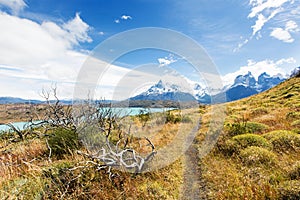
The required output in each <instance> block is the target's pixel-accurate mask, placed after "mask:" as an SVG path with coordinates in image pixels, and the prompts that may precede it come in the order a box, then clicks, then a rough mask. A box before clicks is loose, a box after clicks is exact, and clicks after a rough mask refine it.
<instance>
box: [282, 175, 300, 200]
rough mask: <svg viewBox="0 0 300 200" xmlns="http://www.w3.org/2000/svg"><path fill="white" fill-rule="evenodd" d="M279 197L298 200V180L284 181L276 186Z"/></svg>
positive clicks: (299, 188) (299, 190) (286, 199)
mask: <svg viewBox="0 0 300 200" xmlns="http://www.w3.org/2000/svg"><path fill="white" fill-rule="evenodd" d="M278 193H279V198H278V199H282V200H299V199H300V181H298V180H292V181H285V182H282V183H281V184H279V186H278Z"/></svg>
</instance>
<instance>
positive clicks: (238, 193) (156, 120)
mask: <svg viewBox="0 0 300 200" xmlns="http://www.w3.org/2000/svg"><path fill="white" fill-rule="evenodd" d="M299 93H300V78H292V79H289V80H287V81H285V82H282V83H280V84H279V85H278V86H276V87H274V88H272V89H270V90H267V91H265V92H263V93H260V94H257V95H255V96H252V97H249V98H246V99H242V100H239V101H235V102H230V103H227V104H225V106H226V119H225V123H224V129H223V131H222V133H221V135H220V136H219V138H215V139H217V143H216V145H215V146H214V148H213V149H212V151H211V152H210V153H209V154H207V155H206V156H205V157H201V156H200V155H202V154H201V152H202V148H201V144H202V141H203V140H204V138H205V136H206V134H207V130H208V128H209V127H210V125H211V123H210V122H211V116H212V115H211V114H212V111H213V109H212V108H213V107H212V106H200V107H199V108H190V109H185V110H182V111H178V110H177V111H176V110H175V111H171V112H170V113H164V114H166V118H164V116H163V115H161V114H155V115H153V116H152V117H151V116H150V118H149V116H148V115H145V114H142V115H139V116H136V117H133V118H132V117H131V118H127V119H124V120H125V121H126V120H128V119H130V120H133V121H132V123H131V125H130V127H131V126H133V127H132V128H133V129H134V130H136V131H138V132H140V133H142V134H145V133H146V134H147V136H149V137H150V139H151V141H152V143H153V145H154V146H155V148H156V150H157V151H158V152H159V150H160V149H161V148H163V147H164V146H166V145H168V144H170V143H171V142H172V141H173V140H174V139H176V137H177V136H178V134H179V136H185V135H186V134H189V132H190V131H191V129H192V128H193V127H194V126H195V123H198V122H197V119H198V118H199V117H200V116H201V119H202V121H201V127H200V129H199V130H198V132H197V135H196V138H195V140H194V143H193V144H192V145H191V146H190V148H189V149H188V151H187V152H186V154H185V155H182V156H181V157H178V158H177V159H176V160H175V162H173V163H172V164H170V165H167V166H165V167H163V168H161V169H157V170H155V171H152V172H147V173H141V174H135V173H128V172H122V171H118V170H116V169H112V171H107V170H106V169H104V170H103V169H101V170H100V169H97V166H98V167H99V165H100V164H103V162H100V161H99V160H98V161H97V160H91V159H90V158H89V157H86V156H84V154H82V153H80V152H88V151H87V149H85V147H84V146H82V145H81V144H80V143H78V135H76V134H75V135H74V132H72V131H71V132H70V131H69V130H63V129H57V128H55V129H53V128H51V129H50V131H49V130H48V132H47V134H44V133H46V132H44V131H45V130H43V129H34V130H33V132H26V131H24V132H23V134H24V138H23V140H21V139H20V138H19V136H18V134H3V135H1V136H0V199H189V198H194V199H197V198H201V199H289V198H290V199H299V196H300V163H299V160H300V135H299V133H300V100H299ZM212 124H213V123H212ZM46 128H50V127H46ZM125 128H126V126H125ZM115 131H117V130H115ZM116 133H119V132H116ZM111 139H112V140H113V141H115V140H116V138H115V137H113V138H111ZM130 140H131V142H132V144H131V145H130V148H136V147H138V146H139V147H140V151H139V152H147V151H148V150H149V145H145V143H144V142H141V141H140V140H137V139H134V138H131V139H130ZM120 141H121V140H120ZM115 142H116V141H115ZM135 142H138V143H135ZM122 144H123V143H122ZM141 146H142V147H141ZM180 146H181V144H179V145H177V146H176V148H174V149H173V150H172V152H173V154H174V155H175V154H176V151H179V150H178V149H180V148H178V147H180ZM57 147H59V148H57ZM50 149H51V151H50ZM163 158H164V157H161V155H160V154H159V153H158V154H157V155H155V157H154V159H153V160H154V161H156V162H161V161H162V160H163ZM149 165H151V162H150V163H149ZM112 174H113V175H112Z"/></svg>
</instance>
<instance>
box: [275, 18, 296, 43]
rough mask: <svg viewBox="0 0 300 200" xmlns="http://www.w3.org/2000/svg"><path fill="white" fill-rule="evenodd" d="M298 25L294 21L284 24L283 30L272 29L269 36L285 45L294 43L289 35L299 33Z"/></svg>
mask: <svg viewBox="0 0 300 200" xmlns="http://www.w3.org/2000/svg"><path fill="white" fill-rule="evenodd" d="M299 31H300V30H299V29H298V25H297V23H296V22H295V21H292V20H290V21H288V22H286V24H285V28H284V29H283V28H273V30H272V32H271V33H270V36H272V37H274V38H276V39H278V40H281V41H283V42H286V43H292V42H294V38H293V37H292V35H291V33H296V32H299Z"/></svg>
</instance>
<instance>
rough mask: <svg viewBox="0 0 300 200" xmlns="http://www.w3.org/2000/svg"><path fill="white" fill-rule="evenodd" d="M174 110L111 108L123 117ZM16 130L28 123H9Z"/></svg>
mask: <svg viewBox="0 0 300 200" xmlns="http://www.w3.org/2000/svg"><path fill="white" fill-rule="evenodd" d="M172 109H174V108H141V107H135V108H113V110H114V112H116V113H118V115H119V116H125V115H130V116H134V115H138V114H140V113H141V111H143V112H144V113H147V112H150V113H156V112H165V111H168V110H172ZM11 124H12V125H14V126H15V127H16V128H18V129H20V130H24V129H26V127H27V126H28V122H14V123H11ZM9 130H10V128H9V127H8V126H7V125H0V132H5V131H9Z"/></svg>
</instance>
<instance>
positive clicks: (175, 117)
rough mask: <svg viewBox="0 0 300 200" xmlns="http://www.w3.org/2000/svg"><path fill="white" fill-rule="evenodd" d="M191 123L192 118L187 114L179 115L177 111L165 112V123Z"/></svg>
mask: <svg viewBox="0 0 300 200" xmlns="http://www.w3.org/2000/svg"><path fill="white" fill-rule="evenodd" d="M180 122H182V123H191V122H192V119H191V118H190V117H189V116H187V115H183V116H182V115H181V114H178V113H175V114H174V113H173V112H172V111H168V112H166V121H165V123H172V124H177V123H180Z"/></svg>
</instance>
